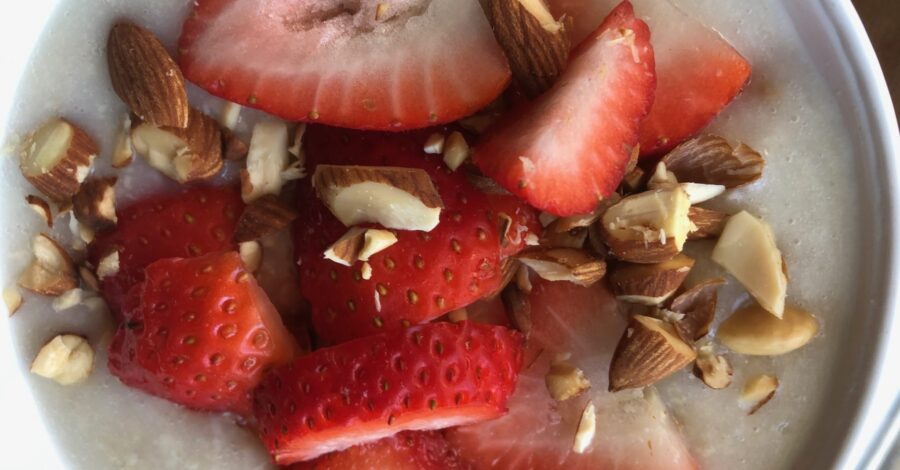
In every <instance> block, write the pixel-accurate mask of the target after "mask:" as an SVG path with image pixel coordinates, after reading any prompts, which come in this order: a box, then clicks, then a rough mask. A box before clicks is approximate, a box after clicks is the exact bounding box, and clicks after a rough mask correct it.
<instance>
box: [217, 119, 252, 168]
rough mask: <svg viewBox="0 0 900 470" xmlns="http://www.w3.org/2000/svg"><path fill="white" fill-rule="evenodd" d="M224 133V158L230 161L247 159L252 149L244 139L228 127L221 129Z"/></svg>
mask: <svg viewBox="0 0 900 470" xmlns="http://www.w3.org/2000/svg"><path fill="white" fill-rule="evenodd" d="M221 132H222V158H223V159H225V160H228V161H236V160H243V159H245V158H247V153H248V152H250V147H249V146H247V143H246V142H244V140H243V139H241V138H240V137H238V135H237V134H235V133H234V131H232V130H229V129H228V128H226V127H223V128H222V129H221Z"/></svg>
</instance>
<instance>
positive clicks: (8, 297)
mask: <svg viewBox="0 0 900 470" xmlns="http://www.w3.org/2000/svg"><path fill="white" fill-rule="evenodd" d="M23 302H24V301H23V300H22V293H21V292H19V289H18V288H17V287H16V286H9V287H7V288H6V289H3V303H4V304H6V310H7V311H8V312H9V316H13V315H14V314H15V313H16V312H17V311H18V310H19V307H21V306H22V303H23Z"/></svg>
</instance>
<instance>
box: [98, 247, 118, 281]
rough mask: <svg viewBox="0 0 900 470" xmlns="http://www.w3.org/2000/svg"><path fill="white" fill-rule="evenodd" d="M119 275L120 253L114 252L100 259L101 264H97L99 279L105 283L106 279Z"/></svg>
mask: <svg viewBox="0 0 900 470" xmlns="http://www.w3.org/2000/svg"><path fill="white" fill-rule="evenodd" d="M118 273H119V252H118V251H113V252H112V253H109V254H107V255H106V256H104V257H103V258H100V262H99V263H97V279H99V280H100V281H103V280H104V279H106V278H108V277H110V276H115V275H116V274H118Z"/></svg>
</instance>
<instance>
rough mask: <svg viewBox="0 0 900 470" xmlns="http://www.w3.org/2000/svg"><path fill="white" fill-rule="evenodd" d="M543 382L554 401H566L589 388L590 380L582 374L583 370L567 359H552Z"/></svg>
mask: <svg viewBox="0 0 900 470" xmlns="http://www.w3.org/2000/svg"><path fill="white" fill-rule="evenodd" d="M544 383H545V384H546V385H547V391H548V392H550V396H551V397H553V399H554V400H556V401H566V400H568V399H570V398H573V397H576V396H578V395H580V394H581V393H582V392H584V391H585V390H587V389H589V388H591V382H590V381H589V380H588V379H587V377H585V376H584V371H582V370H581V369H579V368H577V367H575V366H573V365H572V364H571V363H569V362H567V361H553V363H552V364H550V370H549V371H548V372H547V375H546V376H544Z"/></svg>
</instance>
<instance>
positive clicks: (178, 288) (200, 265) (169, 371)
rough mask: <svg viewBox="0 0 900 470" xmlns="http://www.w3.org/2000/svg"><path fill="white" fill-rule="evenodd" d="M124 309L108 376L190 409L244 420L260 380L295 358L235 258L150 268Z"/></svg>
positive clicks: (168, 263)
mask: <svg viewBox="0 0 900 470" xmlns="http://www.w3.org/2000/svg"><path fill="white" fill-rule="evenodd" d="M125 305H127V306H128V308H126V309H125V310H124V311H123V314H124V317H125V319H124V322H123V323H122V324H121V325H120V326H119V329H118V330H117V331H116V335H115V337H114V339H113V342H112V344H111V345H110V348H109V370H110V371H111V372H112V373H113V374H114V375H115V376H117V377H119V379H120V380H122V382H124V383H125V384H126V385H129V386H131V387H135V388H139V389H141V390H143V391H145V392H147V393H150V394H153V395H156V396H160V397H163V398H165V399H168V400H171V401H174V402H176V403H180V404H182V405H185V406H187V407H189V408H194V409H198V410H208V411H234V412H238V413H242V414H246V413H247V412H248V411H249V409H250V400H249V398H250V392H251V391H252V390H253V389H254V388H255V387H256V385H257V384H259V382H260V380H261V379H262V376H263V374H264V373H265V372H266V371H267V370H268V369H270V368H271V367H273V366H276V365H281V364H284V363H287V362H289V361H290V360H291V359H292V358H293V356H294V352H295V350H296V346H295V343H294V340H293V338H291V336H290V334H289V333H288V332H287V330H286V329H285V327H284V325H283V324H282V323H281V317H280V316H279V315H278V312H277V311H276V310H275V307H273V306H272V304H271V302H269V299H268V298H267V297H266V294H265V293H264V292H263V290H262V289H261V288H260V287H259V286H258V285H257V284H256V281H255V280H254V279H253V277H252V276H251V275H250V274H249V273H247V271H246V270H245V268H244V264H243V262H242V261H241V258H240V256H239V255H238V254H237V253H235V252H225V253H213V254H209V255H205V256H201V257H197V258H189V259H183V258H170V259H164V260H160V261H156V262H154V263H152V264H151V265H150V266H148V267H147V269H146V276H145V279H144V280H143V282H141V283H140V284H137V285H135V286H134V287H133V288H132V289H131V292H130V293H129V298H128V300H127V301H126V302H125Z"/></svg>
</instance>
